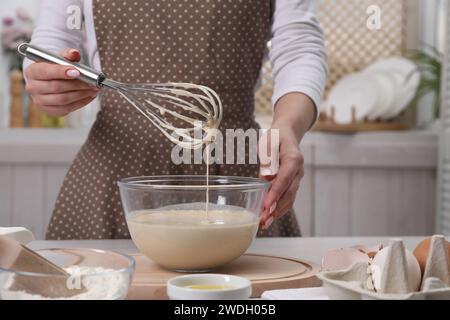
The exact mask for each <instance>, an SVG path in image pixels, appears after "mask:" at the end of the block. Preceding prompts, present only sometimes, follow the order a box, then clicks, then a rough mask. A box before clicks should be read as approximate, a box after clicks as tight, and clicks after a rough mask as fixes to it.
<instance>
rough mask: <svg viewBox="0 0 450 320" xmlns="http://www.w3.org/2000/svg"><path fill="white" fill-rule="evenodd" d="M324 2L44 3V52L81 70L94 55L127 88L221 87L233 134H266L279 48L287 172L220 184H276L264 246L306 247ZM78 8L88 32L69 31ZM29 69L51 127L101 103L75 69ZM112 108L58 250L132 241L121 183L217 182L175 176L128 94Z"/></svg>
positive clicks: (78, 171)
mask: <svg viewBox="0 0 450 320" xmlns="http://www.w3.org/2000/svg"><path fill="white" fill-rule="evenodd" d="M313 2H314V1H313V0H277V1H270V0H265V1H262V0H228V1H225V0H192V1H191V0H190V1H186V0H170V1H169V0H155V1H144V0H127V1H123V0H120V1H119V0H112V1H111V0H108V1H106V0H86V1H82V0H63V1H52V0H42V7H41V15H40V19H39V23H38V25H37V28H36V29H35V31H34V34H33V37H32V43H33V44H36V45H39V46H42V47H45V48H47V49H48V50H51V51H54V52H61V55H62V56H64V57H65V58H66V59H68V60H72V61H79V60H80V57H81V54H80V50H81V49H83V48H82V47H84V50H85V53H86V56H87V60H88V63H89V64H90V65H92V66H93V67H94V68H96V69H99V70H100V69H101V70H102V71H104V72H105V73H106V74H107V75H108V76H109V77H110V78H112V79H115V80H118V81H122V82H167V81H172V82H193V83H197V84H202V85H206V86H209V87H211V88H212V89H214V90H215V91H216V92H217V93H218V94H219V96H220V97H221V100H222V102H223V105H224V117H223V120H222V124H221V129H222V130H223V129H225V128H242V129H248V128H258V125H257V123H256V122H255V119H254V115H253V114H254V87H255V84H256V82H257V79H258V75H259V71H260V68H261V63H262V60H263V56H264V53H265V49H266V43H267V41H268V40H270V39H271V50H270V58H271V61H272V64H273V72H274V81H275V92H274V96H273V104H274V118H273V123H272V128H274V129H279V130H280V147H279V169H277V168H278V164H274V163H272V165H271V166H270V165H268V166H264V167H261V168H258V167H257V166H254V165H253V166H252V165H213V166H211V171H210V172H211V174H217V175H240V176H258V173H260V175H261V176H262V177H263V178H265V179H268V180H270V181H271V188H270V190H269V192H268V194H267V196H266V198H265V200H264V209H263V210H264V211H263V215H262V219H261V225H262V228H261V229H262V230H261V231H260V234H259V235H260V236H298V235H299V227H298V225H297V221H296V219H295V216H294V215H293V213H292V211H291V210H290V209H291V208H292V205H293V203H294V199H295V195H296V192H297V189H298V187H299V184H300V180H301V178H302V176H303V157H302V154H301V152H300V149H299V143H300V141H301V139H302V137H303V135H304V134H305V133H306V132H307V130H308V129H309V128H310V127H311V125H312V124H313V123H314V120H315V118H316V116H317V114H318V109H317V108H318V106H319V103H320V97H321V95H322V92H323V88H324V83H325V79H326V63H325V50H324V44H323V37H322V33H321V30H320V27H319V24H318V22H317V20H316V18H315V16H314V13H313V4H314V3H313ZM74 8H75V9H74ZM77 8H80V9H81V10H80V11H79V12H81V13H82V15H83V17H82V18H83V20H82V21H84V25H83V28H81V29H79V28H78V29H77V28H73V26H70V24H69V23H68V21H69V20H68V19H74V17H73V16H70V14H76V13H77V10H76V9H77ZM68 12H69V13H68ZM75 18H76V17H75ZM24 69H25V76H26V79H27V90H28V92H29V93H30V94H31V95H32V97H33V99H34V101H35V102H36V103H37V104H38V105H40V106H41V108H42V110H43V111H44V112H46V113H48V114H50V115H57V116H64V115H67V114H68V113H70V112H73V111H74V110H77V109H79V108H82V107H84V106H85V105H87V104H88V103H89V102H91V101H92V100H93V99H94V98H95V97H96V96H97V95H98V90H97V89H95V88H92V87H90V86H88V85H86V84H84V83H82V82H80V81H79V80H76V78H77V77H78V76H79V73H78V71H77V70H76V69H74V68H71V67H65V66H57V65H50V64H47V63H31V62H30V61H26V62H25V68H24ZM101 105H102V107H101V110H100V112H99V113H98V115H97V119H96V121H95V124H94V125H93V127H92V129H91V131H90V134H89V137H88V139H87V141H86V143H85V144H84V145H83V147H82V148H81V150H80V151H79V153H78V155H77V157H76V159H75V160H74V162H73V164H72V166H71V168H70V170H69V172H68V174H67V176H66V178H65V180H64V183H63V186H62V189H61V191H60V194H59V196H58V199H57V202H56V205H55V209H54V212H53V216H52V219H51V221H50V224H49V228H48V231H47V238H48V239H80V238H82V239H100V238H127V237H129V233H128V230H127V227H126V222H125V219H124V216H123V213H122V209H121V204H120V198H119V194H118V190H117V187H116V181H118V180H120V179H122V178H124V177H130V176H143V175H165V174H203V173H204V172H205V167H204V165H178V166H177V165H174V164H172V163H171V161H170V149H171V148H170V147H167V145H168V141H166V140H165V138H164V137H163V135H162V134H161V133H160V132H158V131H157V129H156V128H154V127H152V126H151V125H149V124H148V121H147V120H146V119H145V118H143V117H142V116H140V115H139V114H138V113H137V112H136V111H135V110H134V109H133V107H132V106H130V105H129V104H128V103H127V102H126V101H124V100H123V99H122V98H120V97H119V96H118V95H117V94H115V93H113V92H110V91H105V92H104V93H103V94H102V97H101ZM140 137H146V138H145V139H140ZM287 212H288V213H287ZM286 213H287V214H286ZM274 222H275V223H274Z"/></svg>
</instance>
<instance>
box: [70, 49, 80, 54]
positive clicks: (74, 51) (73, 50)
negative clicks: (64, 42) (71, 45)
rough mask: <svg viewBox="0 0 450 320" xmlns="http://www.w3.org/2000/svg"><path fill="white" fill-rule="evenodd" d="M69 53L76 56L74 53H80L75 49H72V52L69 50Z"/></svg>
mask: <svg viewBox="0 0 450 320" xmlns="http://www.w3.org/2000/svg"><path fill="white" fill-rule="evenodd" d="M69 53H70V54H74V53H78V51H77V50H75V49H70V50H69Z"/></svg>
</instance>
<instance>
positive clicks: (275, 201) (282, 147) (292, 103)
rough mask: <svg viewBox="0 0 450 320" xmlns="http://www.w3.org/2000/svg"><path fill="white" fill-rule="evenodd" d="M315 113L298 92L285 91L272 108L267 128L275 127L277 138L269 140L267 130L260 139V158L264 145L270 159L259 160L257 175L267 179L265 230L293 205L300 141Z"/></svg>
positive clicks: (300, 175) (297, 184)
mask: <svg viewBox="0 0 450 320" xmlns="http://www.w3.org/2000/svg"><path fill="white" fill-rule="evenodd" d="M315 114H316V108H315V106H314V103H313V102H312V100H311V99H310V98H309V97H307V96H306V95H304V94H302V93H290V94H287V95H285V96H283V97H282V98H281V99H280V100H279V101H278V103H277V105H276V107H275V114H274V120H273V123H272V128H271V130H277V132H278V137H279V139H273V138H272V139H271V138H270V137H274V135H271V134H270V132H271V130H269V131H267V133H266V135H265V136H264V137H263V138H262V139H261V140H260V160H261V159H262V157H261V151H262V150H265V149H264V148H267V149H266V150H268V151H269V152H270V157H269V158H270V160H271V162H270V163H264V162H263V161H261V169H260V176H261V178H262V179H265V180H267V181H270V189H269V191H268V193H267V195H266V197H265V199H264V202H263V205H264V208H263V214H262V216H261V221H260V224H261V226H262V228H263V229H268V228H269V227H270V226H271V224H272V223H273V222H274V221H275V220H276V219H279V218H280V217H282V216H283V215H284V214H285V213H286V212H287V211H288V210H290V209H292V207H293V205H294V202H295V198H296V196H297V191H298V189H299V187H300V181H301V179H302V178H303V175H304V168H303V164H304V158H303V155H302V153H301V151H300V141H301V139H302V138H303V135H304V134H305V133H306V132H307V131H308V130H309V128H310V127H311V124H312V123H313V121H314V119H315ZM275 137H276V135H275ZM272 140H274V141H272ZM277 140H278V141H277ZM262 145H264V146H263V147H262Z"/></svg>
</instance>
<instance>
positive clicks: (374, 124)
mask: <svg viewBox="0 0 450 320" xmlns="http://www.w3.org/2000/svg"><path fill="white" fill-rule="evenodd" d="M330 110H331V111H330V114H329V115H328V114H326V113H325V112H321V113H320V116H319V120H318V122H317V123H316V125H315V126H314V128H313V131H322V132H334V133H357V132H370V131H404V130H408V129H409V126H408V125H407V124H405V123H401V122H397V121H383V120H376V121H369V120H368V119H367V118H366V119H364V120H363V121H356V107H355V106H353V107H352V109H351V112H352V122H351V123H348V124H340V123H336V121H335V120H334V114H335V108H334V107H331V108H330Z"/></svg>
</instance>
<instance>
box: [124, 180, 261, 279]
mask: <svg viewBox="0 0 450 320" xmlns="http://www.w3.org/2000/svg"><path fill="white" fill-rule="evenodd" d="M268 187H269V183H267V182H265V181H262V180H259V179H256V178H248V177H224V176H209V177H208V176H201V175H198V176H153V177H137V178H127V179H123V180H121V181H120V182H119V189H120V195H121V199H122V205H123V208H124V211H125V215H126V220H127V224H128V228H129V230H130V233H131V238H132V239H133V242H134V243H135V245H136V246H137V247H138V249H139V251H140V252H141V253H142V254H144V255H145V256H147V257H148V258H150V259H151V260H153V261H154V262H156V263H157V264H159V265H160V266H162V267H164V268H166V269H169V270H174V271H180V272H206V271H210V270H213V269H215V268H218V267H221V266H223V265H225V264H227V263H230V262H231V261H233V260H235V259H237V258H239V257H240V256H241V255H242V254H244V253H245V251H246V250H247V249H248V247H249V246H250V244H251V243H252V241H253V240H254V238H255V236H256V233H257V231H258V227H259V219H260V215H261V212H262V202H263V199H264V195H265V193H266V191H267V189H268Z"/></svg>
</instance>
